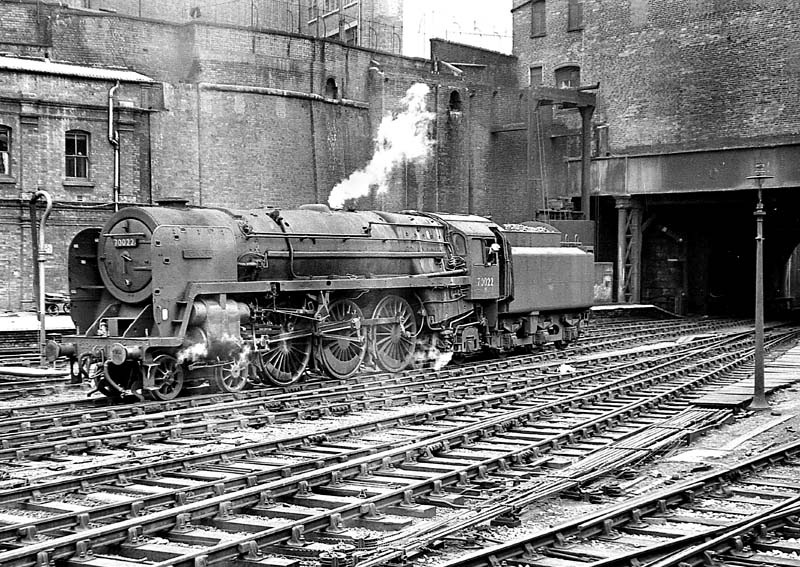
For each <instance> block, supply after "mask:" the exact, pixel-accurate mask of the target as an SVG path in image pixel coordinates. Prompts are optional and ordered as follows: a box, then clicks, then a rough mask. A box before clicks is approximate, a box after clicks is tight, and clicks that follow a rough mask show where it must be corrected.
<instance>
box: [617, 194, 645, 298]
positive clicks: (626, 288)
mask: <svg viewBox="0 0 800 567" xmlns="http://www.w3.org/2000/svg"><path fill="white" fill-rule="evenodd" d="M615 201H616V207H617V302H618V303H639V302H640V301H641V299H642V295H641V293H642V281H641V268H642V207H641V204H640V203H639V202H638V201H637V200H636V198H634V197H631V196H630V195H621V196H618V197H615Z"/></svg>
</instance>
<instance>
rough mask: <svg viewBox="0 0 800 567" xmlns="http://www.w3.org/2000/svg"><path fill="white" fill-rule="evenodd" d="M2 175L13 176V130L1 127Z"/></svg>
mask: <svg viewBox="0 0 800 567" xmlns="http://www.w3.org/2000/svg"><path fill="white" fill-rule="evenodd" d="M0 175H11V128H9V127H8V126H0Z"/></svg>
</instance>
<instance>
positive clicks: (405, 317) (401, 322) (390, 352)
mask: <svg viewBox="0 0 800 567" xmlns="http://www.w3.org/2000/svg"><path fill="white" fill-rule="evenodd" d="M372 318H373V319H378V320H379V322H378V323H376V324H375V326H374V327H373V331H372V340H373V343H372V344H373V349H374V353H375V362H376V363H377V364H378V366H379V367H381V368H382V369H383V370H386V371H387V372H400V371H401V370H404V369H406V368H408V367H409V366H410V365H411V364H412V363H413V362H414V352H415V350H416V342H417V319H416V316H415V314H414V310H413V309H412V308H411V305H410V304H409V303H408V301H406V300H405V299H403V298H402V297H400V296H398V295H387V296H386V297H384V298H383V299H381V300H380V301H379V302H378V304H377V305H376V306H375V311H374V312H373V314H372Z"/></svg>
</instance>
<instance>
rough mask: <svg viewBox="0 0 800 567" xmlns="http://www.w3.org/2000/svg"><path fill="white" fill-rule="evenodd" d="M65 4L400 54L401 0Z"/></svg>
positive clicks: (79, 0) (82, 0)
mask: <svg viewBox="0 0 800 567" xmlns="http://www.w3.org/2000/svg"><path fill="white" fill-rule="evenodd" d="M61 4H63V5H66V6H69V7H72V8H75V9H85V10H89V11H102V12H106V13H114V14H119V15H125V16H135V17H138V18H145V19H151V20H156V21H160V22H172V23H186V22H190V21H197V22H202V23H205V24H212V25H227V26H236V27H247V28H251V29H257V30H261V31H283V32H287V33H296V34H303V35H310V36H314V37H320V38H325V39H330V40H336V41H340V42H342V43H345V44H347V45H356V46H360V47H367V48H369V49H376V50H380V51H387V52H390V53H396V54H399V53H401V52H402V38H403V23H404V22H403V2H402V1H397V0H348V1H344V0H228V1H225V2H220V0H170V1H169V2H164V1H163V0H68V1H67V2H62V3H61Z"/></svg>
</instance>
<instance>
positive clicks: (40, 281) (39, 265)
mask: <svg viewBox="0 0 800 567" xmlns="http://www.w3.org/2000/svg"><path fill="white" fill-rule="evenodd" d="M40 198H43V199H44V200H45V203H46V204H47V206H46V207H45V210H44V214H43V215H42V219H41V220H40V221H39V227H38V230H37V226H36V201H38V200H39V199H40ZM30 207H31V230H32V231H33V258H34V260H35V261H36V273H35V281H34V284H35V287H36V295H37V300H38V301H37V309H36V311H37V314H38V316H39V364H40V365H41V366H43V367H44V366H45V364H46V357H45V352H44V348H45V344H47V329H46V327H45V319H44V314H45V305H44V281H45V280H44V263H45V261H46V260H47V257H46V255H45V252H44V244H45V242H44V227H45V224H46V223H47V218H48V217H49V216H50V211H52V210H53V199H52V197H50V193H48V192H47V191H42V190H39V191H36V193H34V194H33V197H31V202H30Z"/></svg>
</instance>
